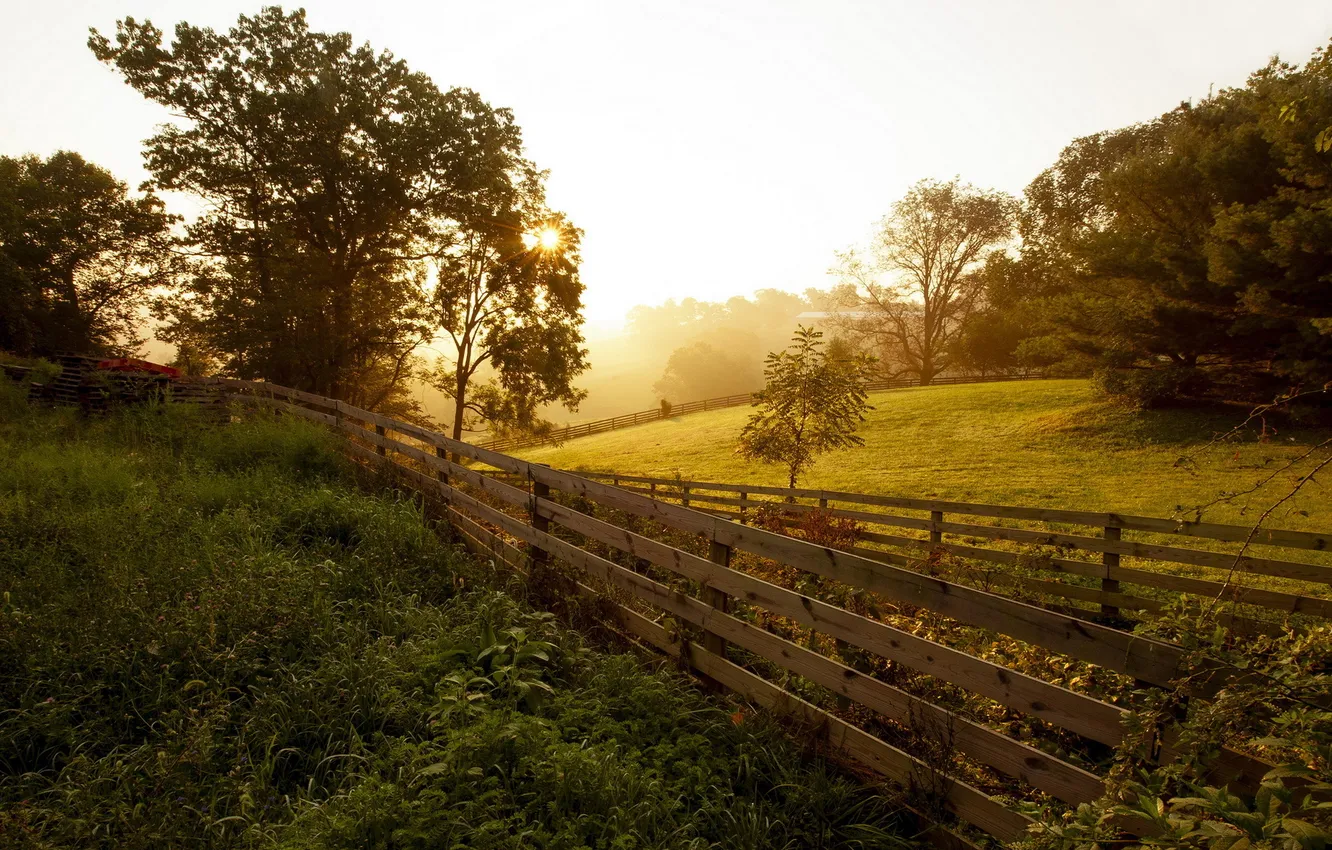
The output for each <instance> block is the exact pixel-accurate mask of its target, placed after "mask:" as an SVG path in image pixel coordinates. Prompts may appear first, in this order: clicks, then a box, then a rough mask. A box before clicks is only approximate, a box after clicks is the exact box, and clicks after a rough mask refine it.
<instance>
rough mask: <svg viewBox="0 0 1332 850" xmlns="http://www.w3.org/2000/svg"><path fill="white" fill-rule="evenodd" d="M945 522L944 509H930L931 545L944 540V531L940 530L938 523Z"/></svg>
mask: <svg viewBox="0 0 1332 850" xmlns="http://www.w3.org/2000/svg"><path fill="white" fill-rule="evenodd" d="M941 522H943V511H930V545H931V546H933V545H935V544H937V543H942V542H943V532H942V531H940V530H939V527H938V523H941Z"/></svg>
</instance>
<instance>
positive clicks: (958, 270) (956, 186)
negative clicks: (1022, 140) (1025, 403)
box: [838, 179, 1017, 384]
mask: <svg viewBox="0 0 1332 850" xmlns="http://www.w3.org/2000/svg"><path fill="white" fill-rule="evenodd" d="M1016 209H1017V203H1016V201H1015V200H1014V199H1013V198H1011V197H1009V196H1008V195H1005V194H1003V193H1002V192H994V191H986V190H980V189H976V188H974V187H972V186H970V185H967V184H965V183H962V182H960V181H959V180H956V179H954V180H950V181H948V182H946V183H945V182H938V181H934V180H922V181H921V182H919V183H917V184H916V185H915V186H913V187H912V188H911V189H910V191H908V192H907V194H906V195H905V196H904V197H903V198H902V199H901V200H899V201H898V202H897V203H895V204H894V205H893V209H892V212H891V213H889V215H888V216H886V217H885V218H884V219H883V220H882V222H880V224H879V228H878V232H877V233H876V234H875V237H874V241H873V243H872V245H871V247H870V251H869V253H868V255H862V254H861V253H858V252H856V251H849V252H847V253H845V254H843V255H842V256H841V258H840V266H839V269H838V271H839V273H840V275H841V276H842V278H843V280H844V282H847V283H850V284H852V287H851V289H850V290H849V291H850V293H851V295H852V297H851V301H850V303H849V304H848V305H846V306H847V307H848V308H849V309H847V310H846V311H845V318H844V319H843V324H844V325H845V326H846V328H847V329H848V330H850V331H853V332H854V333H856V334H858V335H860V336H863V337H869V338H871V339H873V340H875V341H876V342H877V343H878V347H879V348H880V350H881V351H882V352H883V358H882V359H883V361H884V363H885V364H887V365H888V366H889V367H890V369H892V367H893V365H896V367H897V368H896V369H893V370H892V371H894V372H895V373H896V374H910V375H914V376H916V377H917V378H919V380H920V382H921V383H922V384H928V383H930V381H931V380H933V379H934V377H935V376H936V375H938V374H939V373H940V372H943V371H945V370H946V369H948V368H949V366H950V365H951V363H950V355H949V352H950V346H951V344H952V343H953V340H954V338H955V337H956V336H957V334H958V332H959V330H960V329H961V327H962V325H963V323H964V322H965V320H966V318H967V316H968V315H969V314H970V313H971V311H972V310H973V309H974V308H975V307H976V306H977V304H978V302H979V298H980V295H981V293H982V286H981V281H980V278H979V276H978V275H977V271H978V270H979V269H980V268H981V266H982V264H983V263H984V261H985V260H986V258H987V257H988V256H989V254H990V252H992V251H994V250H997V249H999V248H1001V247H1002V246H1003V245H1004V244H1005V243H1006V242H1007V241H1008V240H1009V239H1010V238H1011V236H1012V232H1013V219H1014V215H1015V213H1016Z"/></svg>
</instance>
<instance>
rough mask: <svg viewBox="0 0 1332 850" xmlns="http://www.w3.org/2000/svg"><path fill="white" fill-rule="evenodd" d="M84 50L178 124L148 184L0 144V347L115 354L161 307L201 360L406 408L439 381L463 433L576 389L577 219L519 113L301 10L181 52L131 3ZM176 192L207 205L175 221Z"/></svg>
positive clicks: (178, 42) (219, 368)
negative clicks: (332, 29)
mask: <svg viewBox="0 0 1332 850" xmlns="http://www.w3.org/2000/svg"><path fill="white" fill-rule="evenodd" d="M89 47H90V48H91V50H92V52H93V53H94V54H95V55H96V57H97V58H98V59H100V60H101V61H103V62H104V63H106V64H107V65H109V66H110V67H112V68H113V69H115V70H116V71H117V72H119V73H120V74H121V75H122V76H123V77H124V79H125V81H126V82H127V83H128V84H129V85H130V86H132V87H133V88H134V89H135V90H137V91H139V92H140V93H141V94H142V95H143V96H144V97H146V98H148V99H149V100H152V101H154V102H156V103H159V104H162V105H163V106H165V107H167V108H168V109H169V110H170V111H171V112H172V114H173V115H174V116H176V121H175V122H174V123H171V124H168V125H165V126H163V127H161V128H160V129H159V131H158V132H157V133H156V134H155V135H153V136H152V137H151V138H150V139H148V140H147V142H146V143H145V150H144V157H145V162H146V165H147V168H148V171H149V173H150V174H151V177H152V179H151V180H150V181H149V183H148V184H147V185H146V186H145V190H146V191H145V192H144V193H142V194H140V195H137V196H135V195H132V194H131V193H130V192H129V191H128V189H127V187H126V186H125V185H124V184H123V183H120V182H118V181H116V180H115V179H114V178H113V177H112V176H111V175H110V174H108V173H107V172H106V171H104V170H103V169H100V168H98V167H96V166H93V165H91V164H89V163H87V162H85V161H83V160H82V159H81V158H80V157H79V156H78V155H77V154H72V153H58V154H56V155H54V156H52V157H51V158H50V159H48V160H41V159H38V158H35V157H25V158H20V159H10V158H3V159H0V284H2V287H0V347H3V348H6V349H10V350H13V351H16V352H18V353H21V354H31V355H49V354H52V353H55V352H57V351H61V350H74V351H88V352H119V351H123V350H126V349H129V348H132V347H133V346H134V345H136V344H137V343H138V342H139V339H138V337H139V336H140V335H141V329H142V328H143V327H144V326H145V320H146V319H147V318H148V314H149V313H150V312H151V314H152V315H153V316H154V317H155V318H156V319H157V320H158V321H159V323H160V324H159V327H158V329H157V331H156V333H157V335H158V336H159V338H161V339H163V340H165V341H168V342H171V343H174V344H175V345H176V347H177V349H178V358H177V363H178V365H180V366H182V367H184V368H186V369H187V370H189V371H193V372H219V373H222V374H227V375H233V376H236V377H240V378H249V379H264V380H269V381H274V382H278V383H282V384H286V385H289V386H292V387H296V388H299V389H303V390H307V391H310V392H315V393H320V394H323V395H328V396H333V397H336V398H340V399H344V400H347V401H350V402H352V403H354V404H358V405H362V406H365V407H369V408H373V409H381V410H386V409H391V410H393V411H394V412H396V413H400V414H403V415H409V416H417V417H419V416H420V413H421V411H420V408H419V407H418V406H417V403H416V402H415V400H414V394H413V393H412V392H411V389H412V382H413V381H419V380H428V381H431V382H433V383H435V384H436V385H437V386H439V387H440V388H441V389H442V390H443V391H444V392H445V393H446V394H447V395H448V396H449V397H450V398H452V399H453V402H454V417H453V418H454V428H453V430H454V434H455V436H460V434H461V431H462V429H463V428H465V427H467V426H468V425H469V424H471V423H473V422H475V421H477V420H478V419H480V420H486V422H487V425H488V427H490V428H491V429H492V430H503V429H505V428H513V429H526V428H532V427H535V426H536V425H537V424H538V420H537V410H538V408H540V407H541V406H542V405H545V404H550V403H553V402H558V403H564V404H566V405H569V406H571V407H572V406H576V405H577V403H578V401H579V400H580V398H581V393H580V391H579V390H578V389H576V388H575V386H574V384H573V381H574V379H575V378H576V376H577V375H578V374H579V373H580V372H582V371H583V370H584V369H585V368H586V360H585V355H586V351H585V349H583V347H582V342H583V337H582V333H581V326H582V321H583V320H582V293H583V284H582V282H581V280H580V278H579V272H578V265H579V241H580V238H581V232H580V231H579V230H578V229H577V228H576V227H574V226H573V225H572V224H571V223H570V222H569V221H568V220H567V219H566V218H565V217H564V216H563V215H561V214H559V213H558V212H556V211H553V210H551V209H550V208H549V207H548V206H547V204H546V200H545V193H544V182H545V174H544V173H543V172H541V171H540V170H538V169H537V168H536V166H534V165H533V164H532V163H531V162H530V161H528V160H527V159H526V158H525V157H524V155H523V146H522V135H521V132H520V130H519V128H518V126H517V124H516V123H515V122H514V119H513V115H512V114H511V113H510V112H509V111H508V110H505V109H496V108H494V107H491V106H490V105H489V104H487V103H486V102H485V101H484V100H482V99H481V97H480V96H479V95H477V94H476V93H475V92H472V91H469V90H467V89H457V88H455V89H449V90H447V91H445V90H441V89H439V88H438V87H437V86H436V85H435V84H434V83H433V82H432V81H431V80H430V79H429V78H428V77H426V76H425V75H424V74H421V73H418V72H413V71H412V70H411V69H410V68H408V67H407V65H406V63H404V62H403V61H402V60H400V59H397V58H395V57H394V56H393V55H392V54H390V53H387V52H376V51H375V50H373V49H372V48H371V47H370V46H369V45H366V44H361V45H357V44H355V43H354V42H353V39H352V37H351V36H350V35H348V34H346V33H334V34H327V33H319V32H314V31H312V30H310V28H309V26H308V25H307V22H306V18H305V14H304V12H303V11H296V12H291V13H288V12H284V11H283V10H282V9H280V8H265V9H263V10H262V11H261V12H260V13H259V14H257V15H255V16H252V17H250V16H242V17H241V18H240V19H239V21H238V22H237V24H236V26H235V27H233V28H232V29H231V30H229V31H228V32H226V33H220V32H215V31H213V30H211V29H203V28H198V27H193V26H191V25H189V24H186V23H181V24H179V25H177V27H176V28H175V33H174V41H173V42H172V43H171V44H170V45H169V46H168V45H165V44H164V39H163V33H162V31H161V30H159V29H157V28H156V27H154V26H153V25H152V24H151V23H149V22H138V21H135V20H134V19H133V18H126V19H125V20H123V21H120V22H119V23H118V24H117V27H116V33H115V35H114V37H113V38H111V37H107V36H105V35H102V34H101V33H98V32H96V31H93V33H92V36H91V38H90V39H89ZM164 191H172V192H183V193H187V194H189V195H191V196H193V197H194V198H196V199H198V200H199V201H201V202H202V208H203V210H204V211H203V212H202V214H200V215H199V216H198V217H197V218H195V219H194V220H191V221H189V222H182V221H181V220H180V219H178V218H176V217H173V216H171V215H168V214H167V213H166V212H165V211H164V208H163V206H162V203H161V201H160V200H158V197H157V195H156V194H154V193H155V192H164ZM428 345H433V346H437V347H442V348H443V350H444V354H445V359H444V361H443V363H442V365H441V366H440V367H439V368H438V369H435V370H434V371H431V372H428V371H427V370H426V369H425V365H424V363H423V361H422V358H421V357H420V355H419V353H420V352H421V350H422V349H423V348H424V347H426V346H428Z"/></svg>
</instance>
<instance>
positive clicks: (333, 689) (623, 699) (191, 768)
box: [0, 393, 902, 850]
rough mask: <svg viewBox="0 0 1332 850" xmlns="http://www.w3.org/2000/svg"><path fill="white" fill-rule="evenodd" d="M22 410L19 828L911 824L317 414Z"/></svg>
mask: <svg viewBox="0 0 1332 850" xmlns="http://www.w3.org/2000/svg"><path fill="white" fill-rule="evenodd" d="M0 402H3V408H2V409H0V443H3V446H0V451H2V452H3V454H4V456H5V457H6V459H7V461H6V463H4V464H3V465H0V594H2V595H0V600H2V602H0V706H3V711H2V712H0V845H3V846H5V847H16V848H43V849H44V850H45V848H65V847H81V848H82V847H125V848H139V847H142V848H150V847H290V848H337V847H358V848H359V847H381V848H390V847H392V848H414V847H459V846H466V847H493V848H500V847H513V848H517V847H550V848H574V847H607V848H609V847H615V848H631V847H662V848H666V847H670V848H674V847H690V848H695V847H697V848H702V847H754V848H760V847H783V848H785V847H855V846H862V847H871V846H875V847H877V846H890V845H892V844H894V843H897V842H899V841H900V839H899V838H897V837H895V835H896V834H899V833H900V830H901V828H902V824H901V822H900V819H899V815H898V809H897V807H896V805H894V804H893V803H892V802H890V801H889V799H888V798H887V797H885V796H884V795H883V794H882V793H880V790H879V789H875V788H873V787H864V786H862V785H861V784H860V783H858V782H855V781H853V780H851V779H849V778H847V777H844V776H842V775H840V774H838V773H837V772H835V771H834V770H832V769H831V768H828V767H827V766H825V765H823V764H822V763H820V762H817V761H811V760H809V759H808V758H806V756H805V754H803V753H801V752H800V751H799V750H798V749H796V747H795V746H794V745H793V744H791V743H789V742H788V741H787V739H786V738H784V737H783V735H782V734H781V733H780V731H779V730H778V729H777V728H776V726H775V724H769V722H767V721H765V720H764V719H763V718H762V717H761V716H755V715H753V714H752V713H750V712H738V713H737V712H735V710H734V708H733V707H731V706H727V705H724V704H721V703H720V702H718V701H716V700H715V699H712V698H708V697H705V696H703V695H701V694H700V693H699V692H698V691H697V690H696V689H695V688H694V687H693V686H692V685H691V684H690V683H689V681H688V680H687V679H685V678H684V677H683V676H681V675H680V674H678V673H676V672H673V671H670V670H657V671H650V670H647V669H645V667H644V666H643V664H642V659H641V658H639V657H637V656H631V655H625V654H619V653H616V652H611V651H607V650H605V649H598V648H594V647H592V646H589V645H588V644H587V643H586V642H585V641H584V640H583V639H581V638H580V637H579V636H578V635H577V634H575V633H573V632H571V631H569V630H567V629H565V628H564V627H562V626H560V625H559V624H558V623H557V622H555V621H554V619H553V618H552V617H551V616H550V615H549V614H544V613H540V612H539V611H537V610H535V609H534V608H533V607H532V606H529V605H528V604H526V603H525V602H524V601H522V600H521V599H520V598H517V597H516V596H515V595H514V594H511V593H506V592H504V587H503V585H504V584H505V581H506V580H505V579H504V578H503V577H502V576H501V575H500V574H497V573H495V572H494V571H493V568H491V567H488V566H485V565H481V564H478V563H477V562H475V561H473V560H471V559H469V558H468V557H466V556H465V555H463V554H462V553H461V552H460V550H458V549H457V548H456V547H453V546H451V545H449V544H447V543H445V542H444V541H443V540H442V539H441V538H440V537H439V536H437V535H436V534H435V533H434V531H433V530H431V529H430V528H428V527H427V525H426V524H425V523H423V521H422V514H421V512H420V510H419V509H418V508H417V506H415V505H414V504H413V503H412V502H410V501H408V500H405V499H394V498H388V497H383V496H372V495H366V494H365V493H362V492H358V491H357V490H355V489H354V488H353V487H351V486H350V484H349V480H348V478H347V474H348V473H347V471H346V469H345V467H344V465H343V461H342V460H341V459H340V457H339V455H338V454H337V453H336V452H335V451H334V450H333V447H332V444H331V443H330V439H332V438H331V437H330V436H328V435H326V434H324V433H323V432H321V431H319V430H318V429H316V428H313V427H310V426H307V425H303V424H300V423H293V422H282V423H276V422H272V421H255V422H249V423H245V424H236V425H232V426H229V427H226V428H221V429H218V428H212V427H203V426H200V425H198V424H196V423H194V422H192V421H191V420H190V417H189V415H188V412H186V411H182V410H176V409H171V408H167V409H160V408H158V409H151V408H150V409H144V410H139V411H128V412H124V413H122V414H119V415H117V416H114V417H112V418H111V419H109V420H105V421H85V420H80V419H78V418H77V416H76V415H75V414H74V413H73V412H70V411H33V410H30V409H28V408H27V407H26V405H25V404H24V403H23V402H22V401H21V399H19V398H17V397H15V396H14V394H13V393H6V395H5V396H4V397H3V398H0Z"/></svg>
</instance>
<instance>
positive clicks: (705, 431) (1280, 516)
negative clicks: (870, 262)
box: [519, 380, 1332, 530]
mask: <svg viewBox="0 0 1332 850" xmlns="http://www.w3.org/2000/svg"><path fill="white" fill-rule="evenodd" d="M870 403H871V404H873V405H874V408H875V409H874V410H873V411H872V412H871V413H870V414H869V417H868V420H867V421H866V422H865V423H864V425H863V426H862V428H861V430H860V432H859V433H860V435H861V436H862V437H863V438H864V439H865V446H863V447H862V448H858V449H851V450H848V451H844V452H839V453H836V454H831V455H825V456H824V457H823V458H821V459H820V460H819V461H818V462H817V464H816V465H815V466H814V468H813V469H812V470H811V471H810V472H809V473H808V474H807V475H806V476H805V477H804V478H803V479H802V481H801V486H806V487H817V488H823V489H829V490H849V491H855V492H863V493H879V494H885V495H895V496H906V497H914V498H941V499H950V500H956V501H968V502H984V503H991V504H1013V505H1032V506H1043V507H1057V508H1069V509H1086V510H1102V511H1116V512H1121V513H1139V514H1150V515H1156V516H1170V515H1173V514H1174V513H1175V512H1176V511H1179V510H1181V509H1187V508H1189V507H1191V506H1196V505H1200V504H1205V503H1207V502H1210V501H1212V500H1214V499H1216V498H1217V497H1218V496H1220V495H1221V494H1222V493H1223V492H1236V491H1243V490H1247V489H1248V488H1250V487H1251V486H1252V485H1253V484H1254V483H1256V482H1257V481H1259V480H1260V479H1262V478H1264V477H1266V476H1268V475H1269V474H1270V473H1271V472H1272V471H1273V470H1274V469H1277V468H1279V467H1281V466H1282V465H1284V464H1285V463H1286V462H1288V461H1289V460H1291V459H1292V458H1294V457H1296V456H1298V455H1300V454H1302V453H1303V452H1305V451H1307V450H1308V449H1309V447H1310V446H1311V445H1313V444H1314V443H1316V442H1318V441H1320V440H1323V439H1326V438H1327V437H1328V436H1329V431H1328V430H1326V429H1318V428H1312V427H1303V428H1301V427H1298V426H1289V425H1287V424H1285V423H1278V426H1279V428H1280V430H1279V432H1278V434H1277V435H1276V436H1275V438H1273V439H1271V440H1269V441H1268V442H1265V443H1260V442H1259V441H1258V439H1257V435H1256V434H1254V433H1250V434H1248V435H1246V436H1245V437H1244V438H1243V439H1242V440H1240V441H1237V442H1234V443H1228V444H1225V445H1220V446H1213V447H1211V448H1209V449H1206V450H1205V451H1201V452H1200V450H1202V449H1203V448H1204V447H1205V446H1206V444H1207V443H1208V442H1209V441H1210V440H1211V439H1212V438H1213V436H1214V435H1216V434H1218V433H1223V432H1225V431H1227V430H1229V429H1230V428H1232V427H1234V426H1235V425H1238V424H1239V423H1240V422H1242V421H1243V420H1244V418H1245V415H1246V414H1247V409H1246V408H1244V407H1231V408H1212V409H1185V410H1167V411H1145V412H1133V411H1130V410H1127V409H1124V408H1122V407H1119V406H1117V405H1114V404H1112V403H1109V402H1107V401H1104V400H1102V399H1100V398H1099V397H1098V396H1097V395H1096V393H1095V391H1094V390H1093V388H1092V387H1091V386H1090V384H1089V383H1088V382H1087V381H1082V380H1050V381H1030V382H1015V383H998V384H974V385H963V386H948V387H923V388H914V389H906V390H891V391H887V392H881V393H875V394H873V395H872V396H871V398H870ZM751 412H752V411H751V409H750V408H746V407H738V408H731V409H728V410H720V411H715V412H709V413H698V414H693V415H689V416H681V417H677V418H675V419H671V420H667V421H664V422H655V423H652V424H649V425H640V426H638V427H635V428H626V429H624V430H620V431H614V432H611V433H608V434H601V435H597V436H595V437H586V438H582V439H576V440H570V441H569V442H568V443H566V444H565V445H564V446H562V447H541V448H534V449H527V450H524V451H522V452H519V454H521V455H522V456H523V457H525V458H527V459H529V460H533V461H539V462H541V463H548V464H550V465H552V466H554V467H556V468H561V469H570V470H586V471H599V472H619V473H626V474H640V475H650V476H666V477H671V476H674V475H676V474H679V475H680V476H682V477H683V478H685V479H692V480H696V481H715V482H745V483H757V484H771V485H784V484H785V476H784V474H783V472H782V471H781V470H780V469H779V468H777V467H773V466H764V465H761V464H757V463H752V462H749V461H746V460H744V459H742V458H740V457H739V456H737V455H736V454H735V445H736V438H737V436H738V435H739V432H740V428H741V426H742V425H743V424H744V422H745V420H746V419H747V418H748V416H749V415H750V413H751ZM1199 452H1200V453H1199ZM1193 453H1199V454H1198V456H1197V458H1196V463H1195V464H1192V465H1178V464H1177V461H1179V460H1180V458H1181V457H1184V456H1186V455H1190V454H1193ZM1297 468H1298V469H1303V470H1304V471H1307V470H1308V468H1309V467H1308V465H1307V464H1306V465H1304V466H1302V467H1297ZM1293 482H1294V470H1292V471H1291V472H1289V473H1283V474H1280V475H1278V476H1277V477H1276V478H1274V479H1273V480H1272V481H1271V483H1269V484H1268V485H1267V486H1265V487H1263V488H1261V489H1260V490H1258V491H1257V492H1255V493H1253V494H1251V495H1247V496H1243V497H1240V498H1238V499H1237V500H1236V501H1234V502H1233V503H1228V504H1220V505H1216V506H1214V507H1212V508H1209V509H1208V510H1207V511H1206V513H1205V517H1206V518H1207V519H1209V520H1211V521H1213V522H1244V521H1245V520H1246V519H1248V520H1249V521H1252V520H1253V519H1255V518H1256V516H1257V513H1258V512H1260V511H1261V510H1262V509H1263V508H1265V507H1267V506H1268V505H1270V504H1272V503H1273V502H1275V501H1276V500H1278V499H1279V498H1280V497H1281V496H1283V495H1285V494H1286V493H1287V492H1288V491H1289V490H1290V488H1291V486H1292V484H1293ZM1267 525H1269V526H1277V527H1284V528H1295V529H1307V530H1326V529H1332V493H1329V491H1328V489H1327V487H1326V486H1325V485H1323V484H1320V483H1318V482H1316V481H1315V482H1314V483H1312V484H1310V485H1309V486H1308V487H1307V488H1306V489H1305V491H1304V492H1302V493H1301V494H1300V495H1299V496H1297V497H1296V498H1295V499H1292V500H1291V501H1289V502H1287V503H1286V504H1284V505H1283V506H1282V507H1281V509H1280V510H1279V512H1278V513H1276V514H1274V515H1273V517H1272V518H1271V519H1270V520H1269V521H1268V522H1267Z"/></svg>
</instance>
